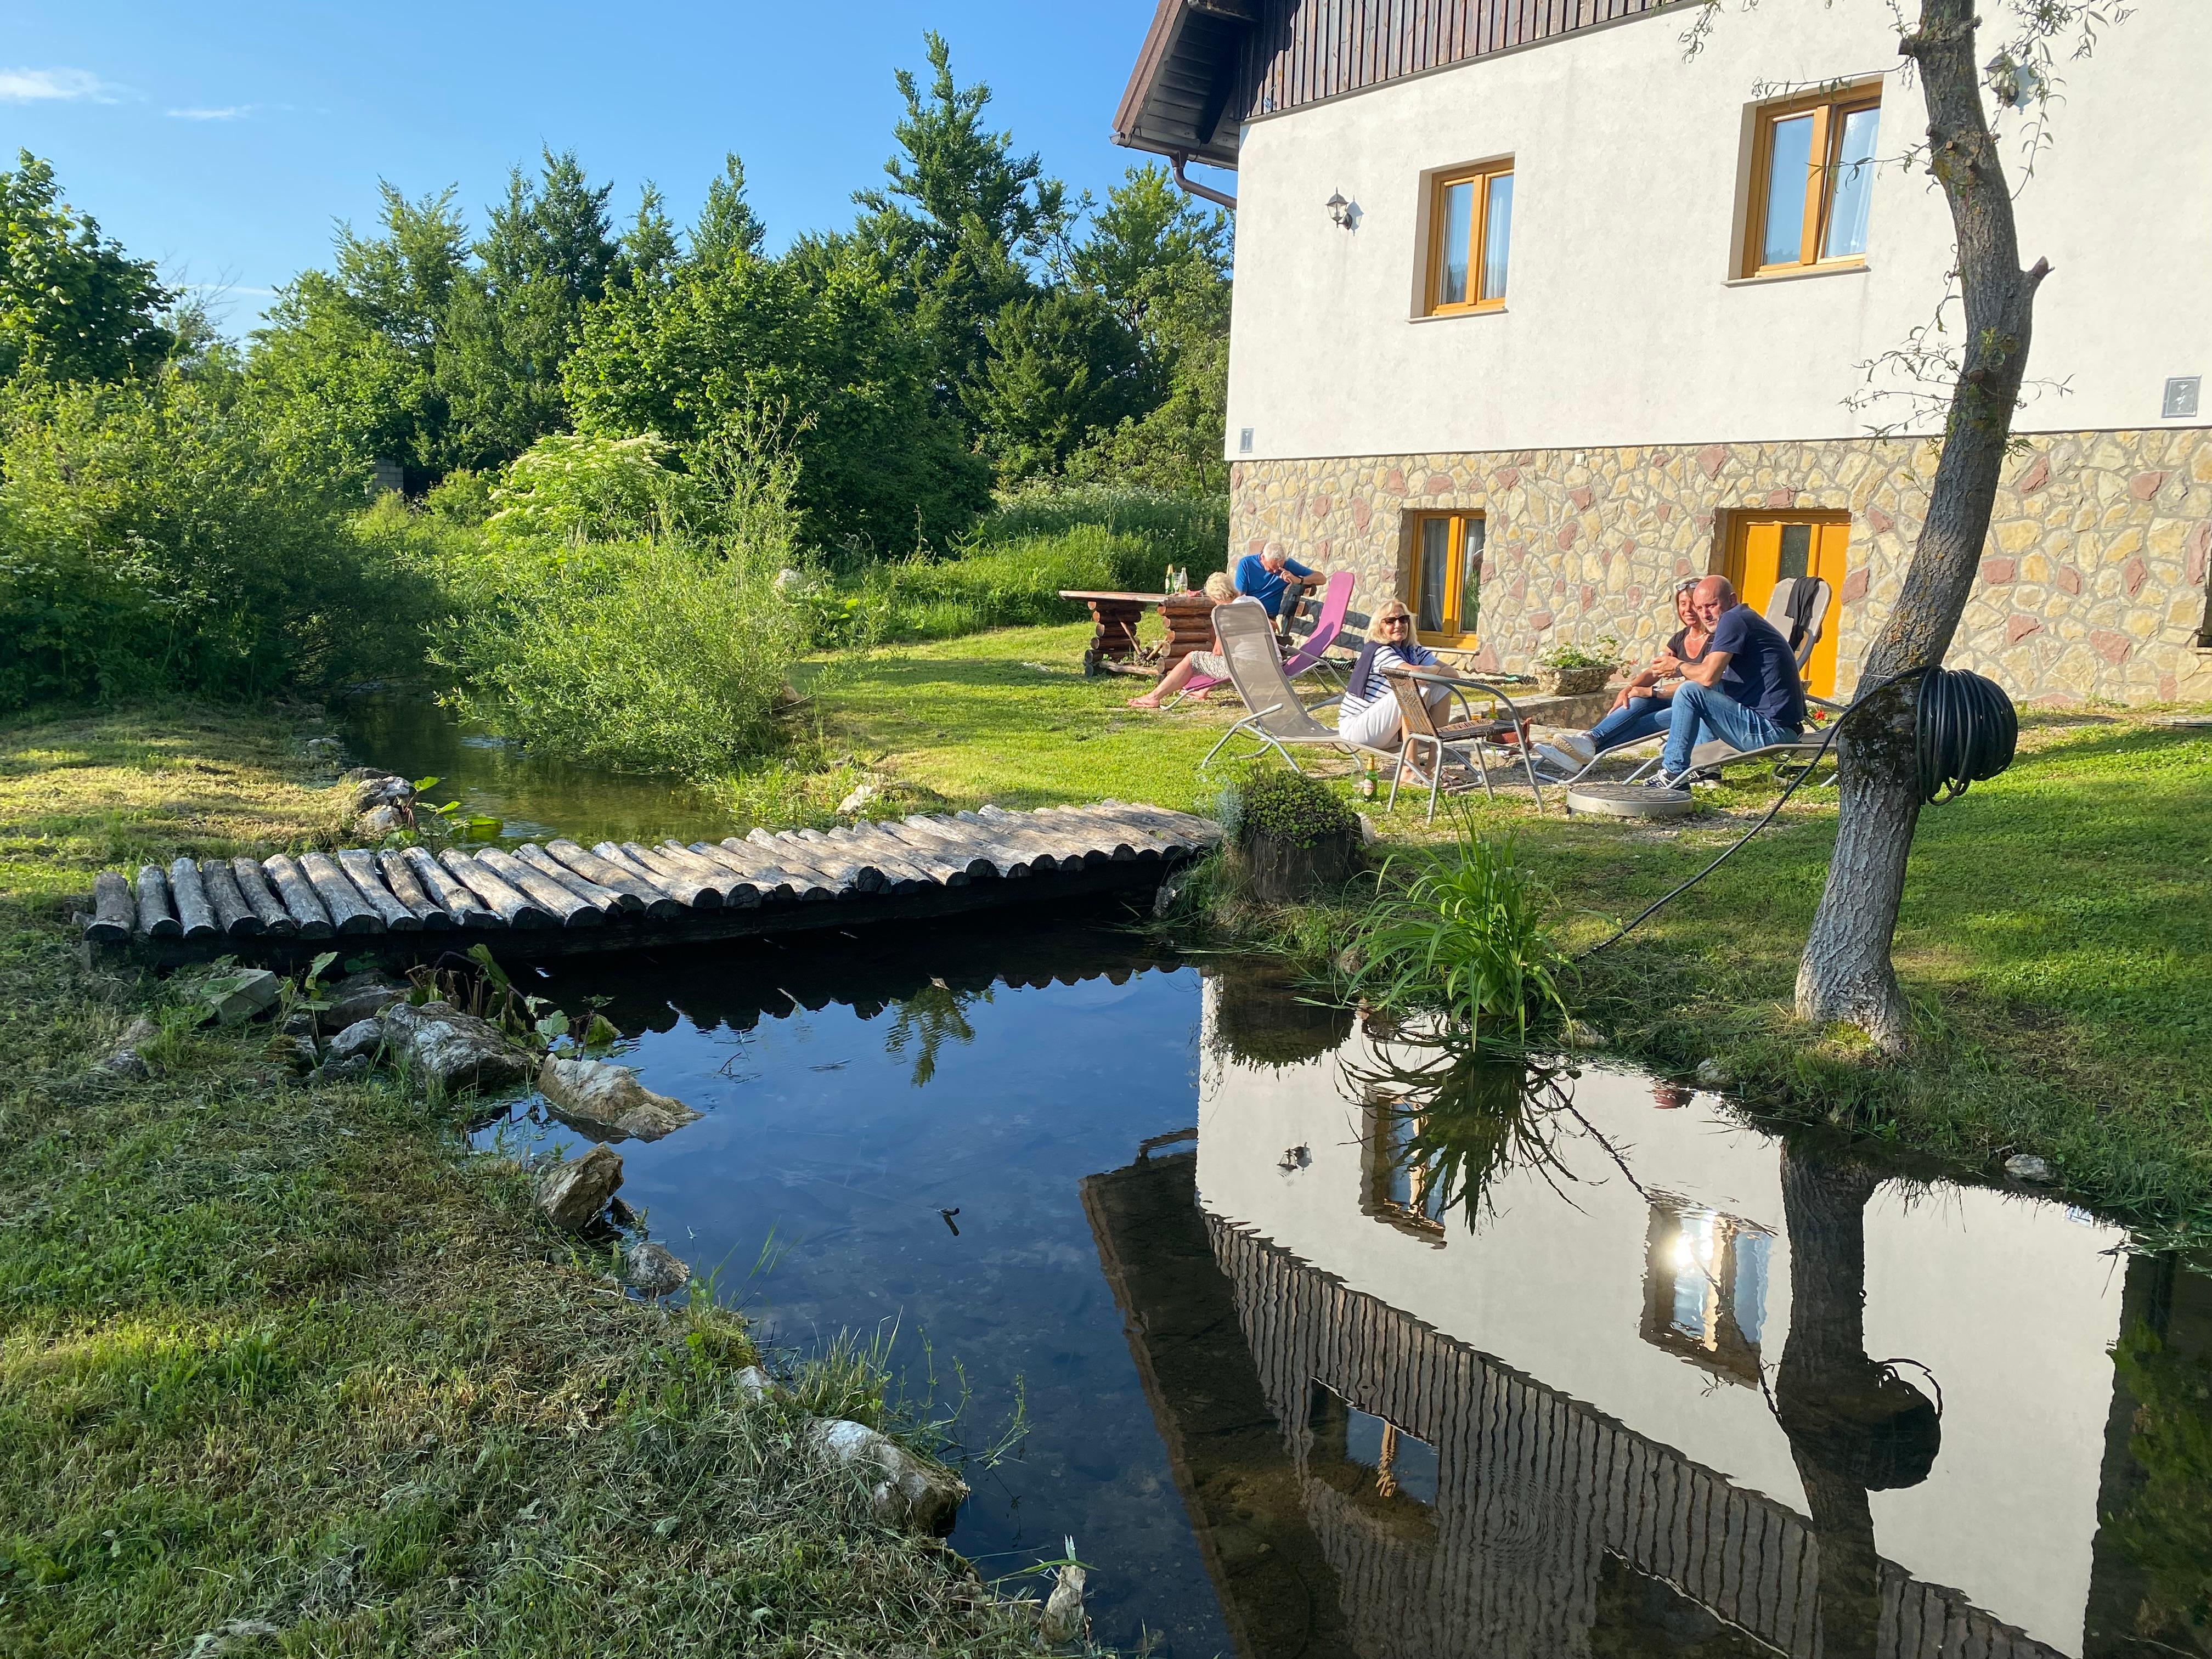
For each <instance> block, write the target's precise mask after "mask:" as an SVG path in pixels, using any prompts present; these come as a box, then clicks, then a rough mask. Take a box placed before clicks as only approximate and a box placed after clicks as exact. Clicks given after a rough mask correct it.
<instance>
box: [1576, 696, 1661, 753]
mask: <svg viewBox="0 0 2212 1659" xmlns="http://www.w3.org/2000/svg"><path fill="white" fill-rule="evenodd" d="M1673 713H1674V704H1673V703H1672V702H1668V700H1667V699H1666V698H1664V697H1631V698H1630V699H1629V700H1628V701H1627V702H1626V703H1624V704H1622V705H1621V706H1620V708H1616V709H1614V710H1613V712H1612V713H1611V714H1607V716H1606V717H1605V718H1604V719H1603V720H1600V721H1599V722H1598V723H1597V724H1596V725H1595V726H1592V727H1590V729H1589V740H1590V741H1591V742H1592V743H1593V744H1596V745H1597V752H1598V753H1599V754H1601V755H1602V754H1603V753H1605V751H1606V750H1608V749H1618V748H1620V745H1621V744H1624V743H1634V742H1635V741H1636V740H1637V739H1638V738H1651V737H1656V736H1657V735H1658V734H1659V733H1660V732H1664V731H1665V730H1666V729H1667V720H1668V715H1670V714H1673Z"/></svg>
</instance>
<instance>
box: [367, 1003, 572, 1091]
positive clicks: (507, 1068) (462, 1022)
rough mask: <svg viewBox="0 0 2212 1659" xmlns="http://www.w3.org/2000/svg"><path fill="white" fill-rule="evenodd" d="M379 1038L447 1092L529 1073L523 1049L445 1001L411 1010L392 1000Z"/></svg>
mask: <svg viewBox="0 0 2212 1659" xmlns="http://www.w3.org/2000/svg"><path fill="white" fill-rule="evenodd" d="M356 1018H362V1016H356ZM384 1036H385V1041H386V1044H387V1045H388V1052H390V1053H391V1054H392V1055H394V1056H395V1057H397V1058H398V1059H399V1060H404V1062H405V1063H406V1064H407V1065H408V1066H410V1068H411V1069H412V1070H413V1071H414V1073H415V1074H416V1076H417V1077H419V1078H421V1079H422V1080H423V1081H424V1082H426V1083H428V1084H429V1085H431V1086H432V1087H434V1088H436V1089H439V1090H442V1091H445V1092H446V1093H447V1094H453V1093H457V1092H459V1091H461V1090H463V1089H496V1088H499V1087H500V1086H501V1085H505V1084H510V1083H520V1082H521V1081H522V1080H523V1079H525V1078H527V1077H528V1076H529V1075H530V1069H531V1060H530V1054H529V1051H528V1050H526V1049H525V1048H522V1047H521V1045H520V1044H519V1043H515V1042H510V1041H508V1039H507V1035H506V1034H505V1033H504V1032H502V1031H501V1030H500V1029H499V1028H498V1027H497V1026H495V1025H493V1024H489V1023H488V1022H486V1021H484V1020H481V1019H478V1018H476V1016H475V1015H473V1014H465V1013H463V1012H461V1011H460V1010H459V1009H458V1008H456V1007H454V1006H453V1005H452V1004H451V1003H447V1002H426V1003H424V1004H423V1005H422V1006H421V1007H419V1008H416V1007H412V1006H409V1005H408V1004H407V1003H404V1002H395V1003H393V1004H392V1005H391V1006H390V1007H388V1008H386V1010H385V1012H384Z"/></svg>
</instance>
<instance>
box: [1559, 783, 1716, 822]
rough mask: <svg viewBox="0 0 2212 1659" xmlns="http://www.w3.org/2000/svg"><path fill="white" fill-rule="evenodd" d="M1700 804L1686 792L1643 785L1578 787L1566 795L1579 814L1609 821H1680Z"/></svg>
mask: <svg viewBox="0 0 2212 1659" xmlns="http://www.w3.org/2000/svg"><path fill="white" fill-rule="evenodd" d="M1696 804H1697V803H1696V802H1695V801H1693V800H1692V799H1690V792H1689V791H1688V790H1686V789H1652V788H1647V787H1645V786H1644V785H1643V784H1640V783H1578V784H1576V785H1575V786H1574V787H1572V788H1571V789H1569V790H1568V791H1567V805H1568V806H1570V807H1571V808H1572V809H1573V810H1574V811H1577V812H1589V813H1594V814H1595V815H1597V816H1598V817H1608V818H1679V817H1682V816H1683V815H1684V814H1685V813H1686V812H1687V811H1689V810H1690V809H1691V807H1692V806H1694V805H1696Z"/></svg>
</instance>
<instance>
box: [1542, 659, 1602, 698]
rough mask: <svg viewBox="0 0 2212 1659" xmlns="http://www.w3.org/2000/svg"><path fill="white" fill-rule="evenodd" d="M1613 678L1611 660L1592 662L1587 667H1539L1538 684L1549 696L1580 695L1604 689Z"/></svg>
mask: <svg viewBox="0 0 2212 1659" xmlns="http://www.w3.org/2000/svg"><path fill="white" fill-rule="evenodd" d="M1611 678H1613V665H1612V664H1611V663H1609V662H1600V663H1592V664H1590V665H1589V666H1588V667H1585V668H1539V669H1538V670H1537V671H1536V686H1537V689H1538V690H1541V691H1542V692H1544V693H1545V694H1546V695H1547V696H1561V697H1579V696H1586V695H1588V694H1589V693H1590V692H1592V691H1602V690H1605V683H1606V682H1607V680H1609V679H1611Z"/></svg>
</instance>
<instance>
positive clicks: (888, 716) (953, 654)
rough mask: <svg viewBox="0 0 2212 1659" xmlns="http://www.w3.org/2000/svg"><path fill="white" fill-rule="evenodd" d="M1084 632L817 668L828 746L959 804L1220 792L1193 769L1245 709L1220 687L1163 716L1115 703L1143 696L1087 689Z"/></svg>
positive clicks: (980, 640) (1116, 679)
mask: <svg viewBox="0 0 2212 1659" xmlns="http://www.w3.org/2000/svg"><path fill="white" fill-rule="evenodd" d="M1090 637H1091V627H1090V624H1089V623H1083V624H1081V625H1079V626H1067V627H1060V628H1008V629H999V630H996V631H994V632H992V633H987V634H974V635H969V636H967V637H966V638H964V639H956V640H946V641H941V642H939V643H937V644H933V645H925V646H915V647H910V648H908V649H904V650H895V651H885V652H881V653H877V654H875V655H874V656H872V657H870V658H867V659H861V660H859V661H841V662H838V663H836V665H834V666H831V667H829V668H828V669H827V670H824V669H823V668H822V667H821V666H820V665H816V668H815V672H816V673H817V674H820V675H823V677H824V678H823V679H822V680H821V681H820V682H819V683H818V684H817V695H818V697H819V701H820V703H821V708H822V715H823V720H825V721H826V723H827V725H828V726H829V732H831V733H832V734H834V736H835V738H836V742H837V743H839V744H844V745H847V746H849V747H850V748H852V749H853V750H855V751H857V752H859V753H860V755H862V756H863V757H866V758H869V759H873V758H875V757H878V756H881V757H884V758H883V760H882V762H881V764H882V765H883V766H884V768H885V769H887V770H889V771H890V772H892V773H895V774H896V775H897V776H899V777H901V778H904V779H907V780H909V781H913V782H915V783H918V784H921V785H922V786H924V787H927V788H930V789H933V790H935V791H936V792H937V793H939V794H941V795H944V796H945V797H946V798H947V799H951V800H952V801H954V802H955V803H957V805H960V806H963V807H968V806H972V805H976V804H978V803H980V802H982V801H987V800H988V801H995V802H997V803H998V804H999V805H1002V806H1008V807H1017V808H1018V807H1025V806H1041V805H1049V804H1053V803H1056V802H1060V801H1069V800H1096V799H1099V798H1101V797H1102V796H1113V797H1115V798H1117V799H1126V800H1146V801H1154V802H1157V803H1158V804H1160V805H1167V806H1176V807H1188V806H1190V805H1193V804H1194V802H1195V801H1197V800H1199V799H1200V798H1202V797H1204V796H1206V795H1208V794H1211V793H1213V792H1215V791H1217V790H1218V788H1219V787H1220V785H1219V783H1218V781H1214V782H1212V783H1208V782H1207V781H1205V780H1202V779H1201V778H1200V776H1199V774H1198V763H1199V762H1200V760H1201V759H1202V758H1203V757H1205V754H1206V750H1208V749H1211V748H1212V746H1213V744H1214V742H1215V740H1216V739H1217V738H1219V737H1220V735H1221V732H1222V728H1223V727H1225V726H1227V725H1229V724H1230V722H1231V721H1232V720H1235V719H1236V718H1237V714H1241V713H1242V712H1243V709H1242V707H1241V705H1237V702H1236V698H1235V696H1234V695H1233V694H1231V692H1230V691H1229V690H1228V689H1227V688H1226V687H1224V688H1223V689H1222V690H1218V691H1217V692H1215V693H1214V694H1213V696H1212V698H1210V699H1209V700H1208V701H1207V702H1205V703H1199V704H1186V705H1185V706H1184V708H1182V709H1178V710H1176V711H1175V712H1174V713H1172V714H1166V715H1162V714H1152V713H1147V712H1146V711H1145V710H1142V709H1136V708H1127V707H1126V706H1125V705H1126V702H1127V699H1128V698H1130V697H1133V696H1136V695H1137V694H1138V693H1139V692H1140V691H1145V690H1150V689H1151V682H1150V681H1149V680H1146V679H1142V678H1135V677H1133V676H1127V675H1121V674H1105V675H1101V676H1100V677H1099V678H1097V679H1085V678H1084V677H1083V674H1082V671H1081V667H1080V664H1081V660H1082V656H1083V648H1084V646H1085V643H1086V642H1087V641H1089V639H1090Z"/></svg>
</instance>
